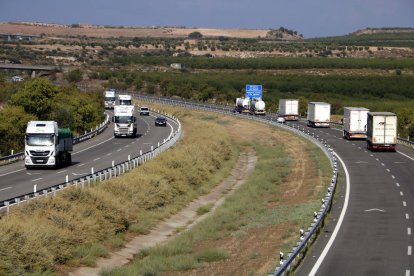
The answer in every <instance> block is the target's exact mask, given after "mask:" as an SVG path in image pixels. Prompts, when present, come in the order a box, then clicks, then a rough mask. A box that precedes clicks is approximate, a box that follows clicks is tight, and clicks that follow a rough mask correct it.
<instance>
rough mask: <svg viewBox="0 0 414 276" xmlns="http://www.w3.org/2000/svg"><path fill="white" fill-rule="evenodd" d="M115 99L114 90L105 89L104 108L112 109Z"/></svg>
mask: <svg viewBox="0 0 414 276" xmlns="http://www.w3.org/2000/svg"><path fill="white" fill-rule="evenodd" d="M115 101H116V95H115V90H107V91H105V108H106V109H114V106H115Z"/></svg>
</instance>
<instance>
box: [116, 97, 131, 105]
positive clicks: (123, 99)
mask: <svg viewBox="0 0 414 276" xmlns="http://www.w3.org/2000/svg"><path fill="white" fill-rule="evenodd" d="M118 102H119V105H132V96H131V95H119V96H118Z"/></svg>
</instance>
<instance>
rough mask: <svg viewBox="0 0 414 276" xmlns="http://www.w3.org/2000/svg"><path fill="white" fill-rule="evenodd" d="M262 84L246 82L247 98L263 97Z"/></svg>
mask: <svg viewBox="0 0 414 276" xmlns="http://www.w3.org/2000/svg"><path fill="white" fill-rule="evenodd" d="M261 97H262V85H261V84H246V98H261Z"/></svg>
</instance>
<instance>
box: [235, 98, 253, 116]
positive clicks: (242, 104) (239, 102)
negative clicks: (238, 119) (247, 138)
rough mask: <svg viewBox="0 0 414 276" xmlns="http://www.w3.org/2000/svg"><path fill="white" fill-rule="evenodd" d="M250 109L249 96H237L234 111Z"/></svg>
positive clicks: (247, 111)
mask: <svg viewBox="0 0 414 276" xmlns="http://www.w3.org/2000/svg"><path fill="white" fill-rule="evenodd" d="M249 110H250V99H249V98H236V105H235V106H234V110H233V112H238V113H249Z"/></svg>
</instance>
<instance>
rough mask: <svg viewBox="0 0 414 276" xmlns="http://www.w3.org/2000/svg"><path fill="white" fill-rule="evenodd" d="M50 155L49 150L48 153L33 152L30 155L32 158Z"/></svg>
mask: <svg viewBox="0 0 414 276" xmlns="http://www.w3.org/2000/svg"><path fill="white" fill-rule="evenodd" d="M49 153H50V151H48V150H47V151H33V150H31V151H30V154H31V155H32V156H48V155H49Z"/></svg>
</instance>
